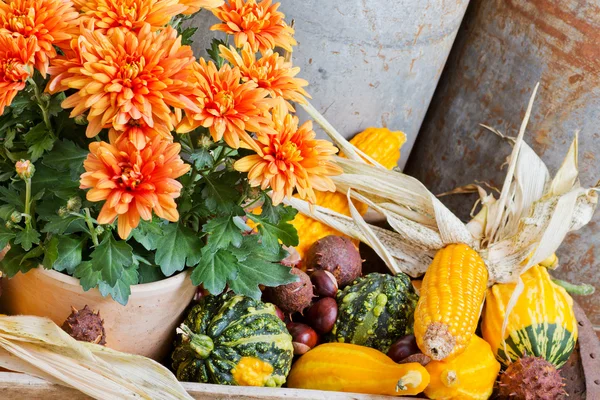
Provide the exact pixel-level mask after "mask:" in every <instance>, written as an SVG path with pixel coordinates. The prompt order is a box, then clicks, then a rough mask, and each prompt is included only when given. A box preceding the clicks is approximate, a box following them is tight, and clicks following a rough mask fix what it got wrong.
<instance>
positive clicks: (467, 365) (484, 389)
mask: <svg viewBox="0 0 600 400" xmlns="http://www.w3.org/2000/svg"><path fill="white" fill-rule="evenodd" d="M425 368H426V369H427V372H429V375H430V382H429V386H427V389H425V394H426V395H427V397H429V398H430V399H443V400H485V399H487V398H489V397H490V396H491V395H492V391H493V390H494V382H496V378H497V377H498V372H499V371H500V363H499V362H498V361H496V359H495V358H494V353H493V352H492V349H491V348H490V345H489V344H488V343H487V342H486V341H485V340H483V339H481V338H480V337H479V336H473V337H472V338H471V342H470V343H469V346H468V347H467V349H466V350H465V351H464V352H463V353H461V354H460V355H458V356H457V357H455V358H453V359H452V360H449V361H446V360H445V361H432V362H430V363H429V364H427V366H426V367H425Z"/></svg>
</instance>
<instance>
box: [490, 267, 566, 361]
mask: <svg viewBox="0 0 600 400" xmlns="http://www.w3.org/2000/svg"><path fill="white" fill-rule="evenodd" d="M521 278H522V279H523V283H524V285H525V290H524V291H523V293H522V294H521V295H520V296H519V299H518V301H517V303H516V305H515V307H514V308H513V309H512V311H511V312H510V314H509V316H508V325H507V328H506V332H505V335H504V336H503V335H502V323H503V321H504V317H505V315H506V307H507V305H508V302H509V300H510V297H511V295H512V293H513V291H514V289H515V287H516V284H515V283H510V284H496V285H494V286H492V287H491V288H490V289H488V291H487V295H486V304H485V307H484V311H483V319H482V324H481V329H482V333H483V338H484V339H485V340H486V341H487V342H488V343H489V344H490V345H491V346H492V349H493V350H494V353H495V355H496V358H497V359H498V361H500V362H501V363H502V364H504V366H507V365H508V364H510V362H511V361H515V360H517V359H518V358H521V357H522V356H524V355H525V354H527V355H528V356H538V357H543V358H545V359H546V360H547V361H549V362H551V363H552V364H554V365H555V366H556V367H557V368H559V367H561V366H562V365H563V364H564V363H565V362H566V361H567V360H568V359H569V356H570V355H571V353H572V352H573V349H574V348H575V342H576V341H577V319H576V318H575V314H574V312H573V299H572V298H571V296H569V294H568V293H567V292H566V290H565V289H563V288H562V287H560V286H558V285H556V284H555V283H554V282H552V280H551V277H550V274H548V271H547V270H546V268H544V267H541V266H539V265H538V266H534V267H532V268H531V269H529V270H528V271H527V272H525V273H524V274H523V275H521ZM503 339H504V341H505V342H506V350H505V346H504V343H503Z"/></svg>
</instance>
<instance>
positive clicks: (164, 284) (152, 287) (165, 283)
mask: <svg viewBox="0 0 600 400" xmlns="http://www.w3.org/2000/svg"><path fill="white" fill-rule="evenodd" d="M36 269H37V270H38V271H37V272H38V273H41V274H44V275H47V276H48V277H50V278H52V279H54V280H57V281H60V282H62V283H65V284H67V285H69V286H76V287H79V288H81V284H80V283H79V279H78V278H74V277H72V276H69V275H66V274H63V273H62V272H58V271H55V270H52V269H46V268H44V267H43V266H41V265H40V266H39V267H37V268H36ZM189 275H190V271H189V270H188V269H184V270H183V271H180V272H178V273H176V274H175V275H172V276H170V277H168V278H166V279H162V280H160V281H156V282H149V283H139V284H137V285H131V296H133V295H134V294H140V293H146V292H154V291H164V290H165V289H169V288H172V289H176V288H178V287H180V286H181V284H182V283H183V281H184V280H185V279H190V276H189Z"/></svg>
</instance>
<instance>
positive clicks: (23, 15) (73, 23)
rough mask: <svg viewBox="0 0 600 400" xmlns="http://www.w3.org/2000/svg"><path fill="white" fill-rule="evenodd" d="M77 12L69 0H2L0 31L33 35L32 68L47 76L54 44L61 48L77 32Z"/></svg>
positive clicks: (14, 34) (55, 54)
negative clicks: (33, 64)
mask: <svg viewBox="0 0 600 400" xmlns="http://www.w3.org/2000/svg"><path fill="white" fill-rule="evenodd" d="M78 25H79V13H78V12H77V10H75V8H74V7H73V3H72V2H71V1H70V0H1V1H0V32H7V33H10V34H11V35H13V36H15V37H16V36H24V37H25V38H35V39H36V43H37V47H36V52H35V68H37V70H38V71H40V73H41V74H42V76H44V77H45V76H46V72H47V70H48V65H49V63H50V60H51V59H53V58H54V57H56V56H57V53H56V49H55V48H54V46H57V47H59V48H61V49H62V48H63V47H66V46H68V44H69V41H70V40H71V38H73V37H74V36H75V35H77V32H78V28H77V26H78Z"/></svg>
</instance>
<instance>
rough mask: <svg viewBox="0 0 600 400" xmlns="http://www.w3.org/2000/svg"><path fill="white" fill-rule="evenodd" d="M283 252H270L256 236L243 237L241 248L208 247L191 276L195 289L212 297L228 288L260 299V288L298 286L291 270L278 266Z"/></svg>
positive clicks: (203, 250)
mask: <svg viewBox="0 0 600 400" xmlns="http://www.w3.org/2000/svg"><path fill="white" fill-rule="evenodd" d="M283 257H285V255H284V252H282V251H277V252H271V251H269V250H267V249H265V248H264V246H262V244H261V243H260V242H259V239H258V237H256V235H250V236H244V240H243V243H242V245H241V246H240V247H239V248H235V247H229V248H228V249H219V250H216V251H215V250H214V249H213V248H211V247H209V246H206V247H205V248H204V249H202V258H201V260H200V263H199V264H198V266H197V267H196V268H195V269H194V272H192V282H193V283H194V285H199V284H203V285H204V287H205V288H206V289H207V290H209V291H210V292H211V293H212V294H218V293H221V292H222V291H223V289H224V288H225V285H229V288H230V289H232V290H233V291H234V292H236V293H237V294H243V295H245V296H250V297H253V298H255V299H259V298H260V296H261V292H260V289H259V285H265V286H279V285H284V284H287V283H291V282H295V281H296V280H297V277H296V276H295V275H292V274H291V273H290V268H289V267H286V266H283V265H281V264H279V261H280V260H281V259H282V258H283Z"/></svg>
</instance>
